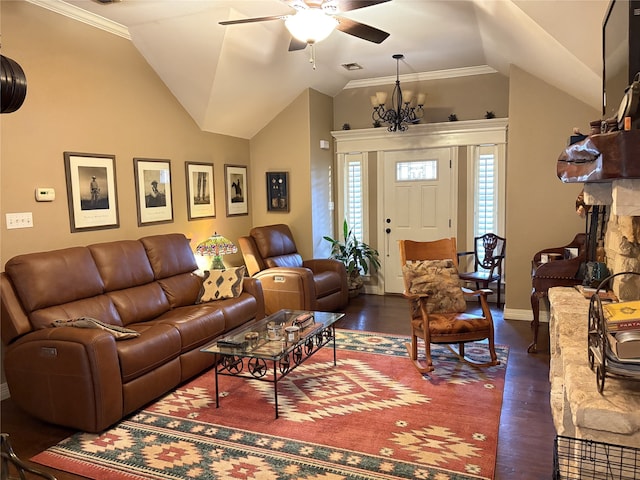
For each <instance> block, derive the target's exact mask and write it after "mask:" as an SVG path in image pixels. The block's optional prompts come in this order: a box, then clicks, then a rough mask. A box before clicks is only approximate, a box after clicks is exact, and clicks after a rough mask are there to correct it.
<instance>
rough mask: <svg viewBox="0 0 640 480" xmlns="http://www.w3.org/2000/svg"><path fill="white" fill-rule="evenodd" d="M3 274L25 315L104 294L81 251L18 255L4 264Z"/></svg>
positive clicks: (90, 261) (88, 255)
mask: <svg viewBox="0 0 640 480" xmlns="http://www.w3.org/2000/svg"><path fill="white" fill-rule="evenodd" d="M5 271H6V272H7V273H8V274H9V277H11V281H12V282H13V285H14V287H15V289H16V293H17V294H18V296H19V297H20V301H21V302H22V306H23V307H24V309H25V310H26V312H27V313H30V312H32V311H34V310H38V309H40V308H45V307H50V306H52V305H60V304H63V303H67V302H72V301H74V300H80V299H82V298H89V297H93V296H95V295H100V294H101V293H103V292H104V283H103V282H102V278H100V273H99V272H98V268H97V267H96V264H95V262H94V261H93V257H92V256H91V253H90V252H89V249H87V248H85V247H72V248H65V249H62V250H56V251H52V252H41V253H29V254H25V255H18V256H16V257H13V258H12V259H11V260H9V261H8V262H7V264H6V265H5Z"/></svg>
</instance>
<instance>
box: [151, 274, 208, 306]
mask: <svg viewBox="0 0 640 480" xmlns="http://www.w3.org/2000/svg"><path fill="white" fill-rule="evenodd" d="M158 284H159V285H160V286H161V287H162V290H163V291H164V294H165V295H166V296H167V299H168V300H169V304H170V305H171V308H177V307H184V306H186V305H193V304H195V303H196V302H197V301H198V297H199V295H200V289H201V288H202V278H201V277H199V276H198V275H196V274H195V273H182V274H179V275H174V276H172V277H167V278H163V279H161V280H158Z"/></svg>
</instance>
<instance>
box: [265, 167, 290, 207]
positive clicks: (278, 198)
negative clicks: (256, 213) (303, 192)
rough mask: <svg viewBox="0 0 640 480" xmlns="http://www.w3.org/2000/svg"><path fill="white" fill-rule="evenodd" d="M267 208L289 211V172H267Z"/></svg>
mask: <svg viewBox="0 0 640 480" xmlns="http://www.w3.org/2000/svg"><path fill="white" fill-rule="evenodd" d="M267 210H268V211H270V212H288V211H289V173H288V172H267Z"/></svg>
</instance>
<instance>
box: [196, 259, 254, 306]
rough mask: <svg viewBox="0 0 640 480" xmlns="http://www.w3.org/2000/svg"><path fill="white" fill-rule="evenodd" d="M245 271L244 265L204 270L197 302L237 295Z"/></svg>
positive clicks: (240, 290)
mask: <svg viewBox="0 0 640 480" xmlns="http://www.w3.org/2000/svg"><path fill="white" fill-rule="evenodd" d="M245 271H246V267H245V266H242V267H235V268H228V269H226V270H205V272H204V280H203V281H202V288H201V289H200V295H199V297H198V302H197V303H205V302H212V301H214V300H222V299H223V298H236V297H239V296H240V294H241V293H242V279H243V278H244V272H245Z"/></svg>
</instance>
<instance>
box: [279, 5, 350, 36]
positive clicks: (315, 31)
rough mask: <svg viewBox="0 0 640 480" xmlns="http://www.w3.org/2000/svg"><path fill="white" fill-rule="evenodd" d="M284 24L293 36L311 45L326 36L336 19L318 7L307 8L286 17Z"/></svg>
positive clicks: (335, 23) (335, 24)
mask: <svg viewBox="0 0 640 480" xmlns="http://www.w3.org/2000/svg"><path fill="white" fill-rule="evenodd" d="M284 24H285V26H286V27H287V30H289V32H290V33H291V35H293V36H294V37H295V38H297V39H298V40H300V41H301V42H306V43H308V44H310V45H313V44H314V43H318V42H321V41H322V40H324V39H325V38H327V37H328V36H329V35H330V34H331V32H333V30H334V29H335V28H336V27H337V26H338V20H336V19H335V18H334V17H332V16H330V15H327V14H325V13H324V12H323V11H322V10H321V9H319V8H308V9H306V10H301V11H299V12H297V13H296V14H295V15H293V16H291V17H289V18H287V19H286V20H285V22H284Z"/></svg>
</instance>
